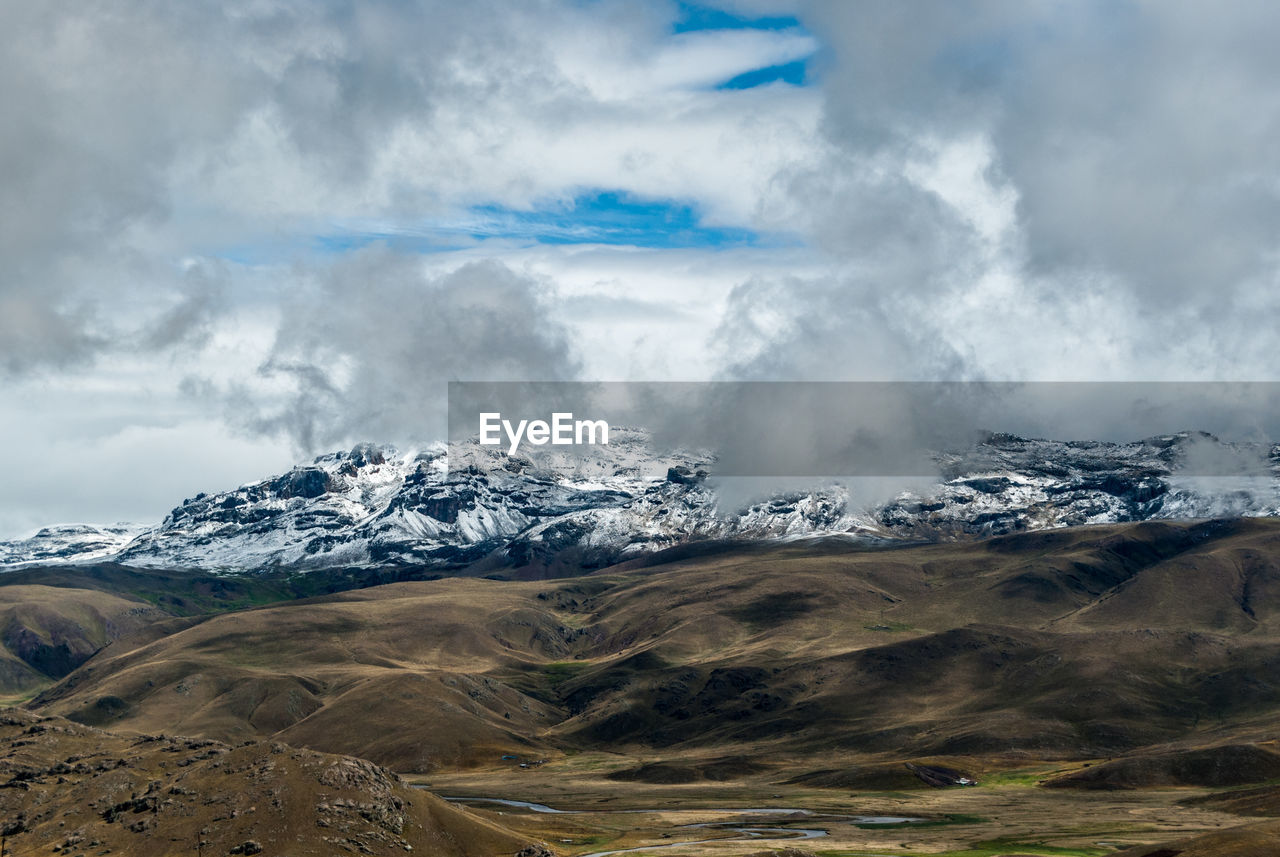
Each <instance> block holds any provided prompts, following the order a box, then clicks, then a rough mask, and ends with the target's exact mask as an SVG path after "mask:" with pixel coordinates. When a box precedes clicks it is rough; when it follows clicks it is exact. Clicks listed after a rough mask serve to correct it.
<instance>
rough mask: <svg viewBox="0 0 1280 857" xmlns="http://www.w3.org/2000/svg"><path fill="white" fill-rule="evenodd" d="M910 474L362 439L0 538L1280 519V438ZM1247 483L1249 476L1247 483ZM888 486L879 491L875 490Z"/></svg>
mask: <svg viewBox="0 0 1280 857" xmlns="http://www.w3.org/2000/svg"><path fill="white" fill-rule="evenodd" d="M1242 450H1244V451H1245V452H1247V453H1248V454H1250V455H1252V456H1253V457H1254V458H1255V459H1256V460H1257V461H1258V462H1259V464H1260V468H1259V469H1257V470H1255V471H1254V474H1253V475H1252V476H1239V477H1235V478H1204V477H1195V476H1190V475H1186V467H1185V465H1186V463H1187V462H1188V460H1190V459H1191V458H1192V457H1198V458H1204V457H1205V455H1206V454H1208V455H1210V456H1213V455H1218V456H1223V455H1229V456H1238V455H1239V454H1240V453H1241V451H1242ZM935 461H936V463H937V471H938V472H937V476H936V478H935V479H932V480H921V479H915V480H911V481H909V482H906V484H907V485H908V486H909V488H910V490H905V491H904V490H900V489H901V487H902V484H903V483H901V482H900V483H899V484H897V485H895V484H894V483H893V481H892V480H884V479H881V480H872V483H873V487H874V489H875V490H879V491H880V492H881V495H880V496H875V495H874V493H873V494H872V495H871V496H868V495H867V490H866V486H865V485H863V484H862V481H861V480H856V479H854V480H849V479H846V480H828V481H826V482H814V481H812V480H811V481H810V482H808V483H807V484H804V485H803V486H801V487H796V486H795V485H790V486H786V485H781V484H767V483H766V484H764V485H763V487H761V485H759V484H756V485H753V486H749V487H752V488H753V489H754V493H755V495H756V496H755V497H754V499H752V500H749V501H746V502H741V501H735V500H731V499H728V498H730V497H731V496H746V495H745V494H744V492H743V491H742V490H741V488H739V487H735V485H734V480H723V479H717V478H716V476H715V460H714V457H713V456H710V455H699V454H693V453H687V452H678V453H672V454H664V455H659V454H655V453H654V452H653V451H652V449H651V443H650V439H649V437H648V435H647V434H646V433H645V432H643V431H640V430H634V429H632V430H628V429H615V431H614V433H613V438H612V439H611V442H610V444H609V445H608V446H602V447H597V448H596V451H595V452H593V454H592V455H591V457H589V458H585V459H581V460H577V461H574V462H573V463H572V464H571V465H566V464H565V462H564V461H550V462H548V461H547V460H546V459H532V458H524V457H519V456H508V455H506V454H504V453H502V452H499V451H495V450H494V449H493V448H491V447H481V446H479V445H478V444H472V445H470V446H466V447H463V448H461V450H460V449H459V448H457V447H455V448H454V449H453V450H452V455H451V454H450V451H449V450H448V449H447V448H446V447H444V446H432V447H429V448H427V449H425V450H413V451H408V452H404V451H400V450H397V449H395V448H394V447H390V446H385V445H382V446H380V445H374V444H360V445H357V446H355V447H354V448H352V449H350V450H347V451H342V452H334V453H330V454H327V455H322V456H319V457H317V458H316V459H314V460H313V461H312V462H310V463H308V464H304V465H300V466H298V467H295V468H294V469H293V470H291V471H290V472H288V473H285V474H282V475H279V476H275V477H272V478H269V479H265V480H262V481H260V482H255V483H250V484H247V485H243V486H241V487H239V488H236V489H234V490H231V491H223V492H218V493H212V494H203V493H202V494H198V495H196V496H195V497H193V498H190V499H187V500H184V501H182V503H181V504H179V505H178V506H176V507H175V508H174V509H173V510H172V511H171V512H170V513H169V514H168V516H167V517H166V518H165V519H164V520H163V521H162V522H160V523H159V524H157V525H153V526H139V525H128V524H118V525H113V526H97V525H87V524H81V525H61V526H52V527H47V528H45V529H42V530H40V531H39V532H37V533H36V534H35V535H33V536H31V537H30V538H25V539H18V540H11V541H4V542H0V568H4V569H12V568H18V567H23V566H28V565H33V564H41V563H58V564H62V563H69V562H70V563H79V562H89V561H93V562H101V561H108V560H109V561H114V562H117V563H120V564H123V565H128V566H131V567H147V568H187V569H200V570H203V571H213V572H223V573H238V572H255V571H272V570H286V571H308V570H317V569H336V568H347V569H350V568H405V567H413V568H415V569H420V570H421V569H426V570H432V571H435V572H438V573H441V574H450V575H459V574H471V575H500V576H509V577H517V578H545V577H554V576H559V575H561V574H575V573H582V572H584V571H590V570H592V569H598V568H603V567H606V566H609V565H613V564H616V563H618V562H623V561H627V560H629V559H637V558H641V557H644V556H647V555H652V554H654V553H657V552H660V551H663V550H667V549H671V548H675V547H678V546H682V545H687V544H690V543H697V542H714V541H724V540H749V541H759V540H762V539H764V540H771V539H795V538H804V537H814V536H841V537H847V538H853V539H858V540H862V541H869V542H873V541H877V540H881V541H883V540H887V541H894V542H897V541H930V540H938V539H958V538H968V537H981V536H993V535H1003V534H1007V533H1013V532H1019V531H1024V530H1035V529H1044V528H1052V527H1062V526H1074V525H1080V524H1096V523H1121V522H1131V521H1144V520H1155V519H1191V518H1207V517H1219V516H1235V515H1243V516H1263V517H1265V516H1275V515H1277V514H1280V481H1277V479H1276V474H1277V473H1280V447H1275V446H1271V447H1266V446H1248V445H1240V444H1230V443H1225V442H1223V441H1220V440H1218V439H1217V438H1214V437H1212V436H1210V435H1207V434H1203V433H1196V432H1181V433H1178V434H1172V435H1165V436H1160V437H1152V438H1147V439H1144V440H1140V441H1136V442H1132V443H1102V442H1092V441H1090V442H1067V441H1051V440H1040V439H1029V438H1022V437H1017V436H1014V435H1009V434H991V435H989V436H987V437H985V438H984V439H982V440H981V442H979V443H976V444H974V445H973V447H972V448H970V449H967V450H963V451H961V452H950V453H939V454H938V455H937V456H935ZM1259 474H1260V475H1259ZM885 485H889V486H890V489H891V490H889V491H888V492H887V495H886V491H885V488H884V487H883V486H885Z"/></svg>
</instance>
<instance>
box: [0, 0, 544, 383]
mask: <svg viewBox="0 0 1280 857" xmlns="http://www.w3.org/2000/svg"><path fill="white" fill-rule="evenodd" d="M526 11H527V13H528V14H530V15H534V14H536V13H537V10H536V9H533V8H529V9H527V10H526ZM523 14H525V13H524V12H521V13H519V14H511V15H505V16H503V15H497V14H493V13H492V11H488V12H487V11H486V9H485V8H484V4H467V5H466V6H465V7H464V6H462V5H460V4H453V3H445V2H422V3H415V4H408V5H406V4H401V3H391V2H369V3H365V2H361V3H346V2H322V3H289V2H286V3H254V2H232V3H205V2H194V3H180V4H174V3H156V2H147V0H126V2H113V3H106V2H92V0H91V2H84V3H71V2H59V0H52V2H48V3H3V4H0V77H2V78H3V79H4V81H5V97H4V99H3V100H0V217H2V218H3V222H4V224H5V227H4V229H3V230H0V254H2V255H3V258H4V260H5V264H4V267H3V270H0V368H3V369H5V370H7V371H8V373H9V374H10V375H21V374H24V373H27V372H29V371H32V370H37V369H42V368H51V369H58V368H65V367H69V366H85V365H88V364H90V363H92V362H93V361H94V359H95V358H96V357H98V356H100V355H101V354H103V353H104V352H108V351H111V350H113V349H118V348H122V347H123V348H129V349H147V348H150V349H159V348H170V347H174V346H181V345H183V344H190V343H191V342H192V341H198V340H199V339H200V337H201V335H202V333H204V332H205V331H206V330H207V327H208V323H209V321H210V319H211V318H212V317H213V316H215V315H216V314H217V313H218V311H219V308H220V307H219V301H220V299H221V292H222V290H221V288H220V287H217V288H211V289H205V290H204V291H203V292H202V290H201V288H200V286H199V285H198V284H196V283H195V281H194V277H193V275H192V274H191V272H190V269H189V267H184V266H183V265H181V264H178V262H179V260H181V259H182V258H184V257H191V256H194V257H204V258H208V257H212V256H217V255H219V254H220V253H224V252H230V253H231V255H235V251H236V250H237V248H240V247H243V246H245V245H252V244H254V243H255V242H262V241H263V240H264V238H266V239H267V240H272V239H280V238H282V237H283V238H288V236H291V235H295V234H299V233H301V234H304V235H305V234H308V233H309V232H310V233H311V234H314V232H315V231H316V230H318V229H321V228H324V227H325V225H326V224H327V223H328V221H329V219H330V218H334V217H340V216H351V215H374V214H377V215H385V214H387V213H395V212H404V211H412V212H414V213H415V214H416V215H419V216H421V215H422V214H424V213H429V212H431V211H433V210H437V209H439V208H440V207H441V205H442V203H441V202H440V190H439V183H438V182H436V181H435V179H437V178H438V177H439V175H440V172H441V171H443V172H444V173H446V174H448V175H449V176H451V177H452V179H453V180H454V181H455V182H465V181H467V179H468V175H467V170H468V169H469V165H468V164H466V163H464V162H454V163H450V164H443V165H440V164H437V165H436V166H437V167H438V168H439V170H437V171H436V172H431V171H427V172H428V174H427V175H426V176H424V178H423V179H422V180H420V181H415V180H414V179H413V175H414V172H413V171H409V170H406V169H403V168H401V167H398V166H397V165H396V164H394V163H393V164H388V151H389V150H390V149H394V145H393V144H394V143H395V141H396V140H397V135H403V134H404V133H405V132H406V131H407V130H409V129H412V128H413V127H414V126H415V125H417V126H421V125H423V123H428V122H429V121H430V120H431V118H432V117H433V115H434V114H435V113H436V112H437V111H438V110H440V109H441V104H442V103H444V102H447V104H449V105H452V107H454V108H456V107H457V106H458V105H459V104H472V105H475V104H478V103H483V102H484V101H486V100H495V99H498V100H501V99H502V98H503V97H504V93H505V94H506V96H510V92H508V90H512V89H523V88H528V87H529V86H531V85H533V83H536V82H538V81H539V80H540V81H541V82H542V83H543V84H545V86H544V91H545V92H546V93H547V94H548V97H554V92H555V91H556V88H557V86H558V85H560V82H559V81H555V80H553V79H552V76H551V75H550V74H549V73H548V72H547V70H546V69H547V58H546V57H545V56H544V54H543V51H542V49H541V47H540V46H539V44H538V42H537V40H536V39H535V38H530V37H528V36H526V35H523V34H522V32H521V25H520V22H519V20H517V19H519V18H521V16H522V15H523ZM499 22H504V23H499ZM455 112H456V111H455ZM454 130H455V131H462V130H463V129H461V128H455V129H454ZM210 282H211V281H210Z"/></svg>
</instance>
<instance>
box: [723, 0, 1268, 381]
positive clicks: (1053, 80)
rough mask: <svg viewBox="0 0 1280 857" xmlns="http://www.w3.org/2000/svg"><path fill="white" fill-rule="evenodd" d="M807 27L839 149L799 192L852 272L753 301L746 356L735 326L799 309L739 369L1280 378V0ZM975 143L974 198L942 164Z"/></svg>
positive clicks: (959, 12) (733, 315) (1091, 7)
mask: <svg viewBox="0 0 1280 857" xmlns="http://www.w3.org/2000/svg"><path fill="white" fill-rule="evenodd" d="M802 16H803V19H804V21H805V23H806V24H807V25H808V26H809V27H810V28H811V29H812V30H813V31H814V32H815V33H816V34H817V35H818V36H819V37H820V40H821V41H822V43H823V44H824V46H825V53H824V57H823V59H822V60H821V61H820V62H819V63H818V64H817V68H818V69H819V75H818V77H819V81H820V85H821V87H822V90H823V93H824V98H825V108H824V137H825V141H826V143H827V145H828V147H829V148H828V153H827V155H826V156H825V157H824V158H823V159H822V160H821V161H820V162H819V163H817V164H815V165H812V166H810V167H809V168H797V169H796V170H795V171H793V172H792V173H791V174H790V175H787V176H783V177H782V178H783V179H784V180H786V181H788V182H789V183H790V188H791V192H792V193H793V195H794V197H795V200H796V202H795V212H796V213H797V217H798V218H800V219H802V220H803V221H804V222H805V223H806V231H807V232H808V233H809V234H810V235H812V236H813V237H814V238H815V240H816V241H817V243H818V244H819V246H821V247H822V248H823V249H824V250H825V251H826V252H827V253H829V254H830V255H831V256H832V257H833V258H834V259H835V260H837V265H838V266H839V267H840V268H841V270H840V271H839V272H838V273H835V274H833V275H832V276H830V277H826V278H813V279H810V280H808V281H795V282H792V283H783V284H778V285H777V286H776V287H775V288H774V289H772V290H770V289H766V288H762V287H760V286H752V287H750V288H743V289H739V290H738V292H737V293H736V294H735V295H734V296H733V299H732V300H731V305H730V309H729V313H728V316H727V322H726V325H725V326H724V327H723V328H722V329H721V340H720V341H721V343H722V344H723V345H724V346H725V347H726V348H728V349H732V346H733V340H732V338H731V337H732V336H733V335H735V334H736V333H737V331H738V330H739V327H740V326H739V325H737V324H736V321H735V320H740V319H742V318H744V317H750V316H753V315H760V314H762V313H767V312H774V313H775V314H776V313H777V312H778V311H777V309H776V308H777V307H778V306H782V307H783V309H782V310H781V314H782V315H783V316H784V318H783V319H782V321H781V322H780V323H779V324H778V325H777V327H776V331H777V335H776V336H775V337H774V338H773V339H772V341H770V342H768V343H766V344H765V345H764V346H762V347H761V348H759V349H758V350H757V351H756V352H755V353H754V354H753V355H752V356H751V357H750V358H748V359H745V360H743V359H739V360H737V361H736V362H735V361H731V362H730V364H729V366H730V368H729V371H728V374H729V376H730V377H792V376H796V375H799V376H801V377H815V375H813V374H812V373H814V372H815V371H816V372H817V373H819V374H818V375H817V376H821V377H845V378H855V377H885V378H911V377H922V376H924V377H928V376H933V377H951V378H972V377H995V378H1035V377H1050V378H1089V377H1110V378H1151V377H1162V378H1171V379H1178V378H1193V377H1195V378H1263V377H1272V376H1273V375H1274V370H1273V368H1272V365H1273V362H1272V360H1271V359H1270V358H1269V357H1268V356H1267V355H1268V354H1269V353H1273V352H1274V346H1275V333H1274V331H1275V329H1276V321H1277V315H1278V312H1277V311H1278V310H1280V305H1278V304H1277V301H1276V299H1275V293H1276V292H1275V284H1276V281H1277V274H1278V273H1280V268H1278V267H1277V255H1276V252H1275V236H1276V234H1277V231H1278V228H1280V184H1278V183H1277V175H1280V148H1277V147H1276V146H1275V145H1274V144H1273V141H1274V140H1275V139H1277V136H1278V132H1280V92H1278V91H1277V89H1276V87H1275V86H1274V81H1275V80H1276V77H1277V73H1278V72H1280V59H1278V58H1277V57H1278V55H1277V53H1276V51H1275V50H1274V49H1273V45H1272V44H1271V41H1272V40H1271V39H1270V37H1269V34H1272V33H1274V32H1275V31H1276V28H1277V26H1278V25H1280V8H1278V7H1276V6H1275V5H1274V4H1268V3H1262V2H1244V3H1233V4H1229V5H1227V6H1214V7H1210V6H1206V5H1204V4H1200V3H1191V2H1134V3H1120V4H1117V3H1100V2H1083V3H1050V2H1031V3H1024V2H986V1H985V0H968V2H958V3H945V4H937V3H925V2H898V0H892V2H890V1H889V0H885V2H866V3H844V2H820V0H819V1H818V2H811V3H807V4H805V5H804V12H803V13H802ZM965 145H968V146H970V147H971V148H972V149H973V150H974V151H977V152H980V153H981V154H982V156H983V157H982V158H980V159H978V160H980V161H981V162H980V163H978V164H977V174H976V175H975V176H973V177H972V179H971V181H970V185H971V186H972V187H970V188H969V189H968V190H964V189H962V190H961V191H959V192H956V189H955V187H954V181H953V179H954V176H948V174H947V164H946V163H945V158H944V157H943V155H945V153H946V152H947V151H948V147H956V146H965ZM939 153H942V155H940V154H939ZM970 160H971V161H972V160H974V159H973V158H971V159H970ZM948 181H951V182H952V185H953V186H952V187H951V189H950V192H949V191H948V189H947V187H946V186H947V183H948ZM974 188H976V190H974ZM982 195H985V196H986V199H985V200H984V199H980V198H976V197H979V196H982ZM992 200H997V201H999V200H1004V201H1005V202H1006V205H1007V209H1008V214H1007V220H1008V222H999V221H1000V217H999V212H995V213H994V214H993V212H991V211H986V212H984V211H983V206H987V207H988V208H991V206H992V205H993V203H992ZM771 291H773V292H778V293H781V294H782V295H785V296H786V297H785V299H783V300H779V299H778V297H777V296H776V295H773V294H771V293H770V292H771ZM726 337H728V338H726ZM939 373H940V374H939Z"/></svg>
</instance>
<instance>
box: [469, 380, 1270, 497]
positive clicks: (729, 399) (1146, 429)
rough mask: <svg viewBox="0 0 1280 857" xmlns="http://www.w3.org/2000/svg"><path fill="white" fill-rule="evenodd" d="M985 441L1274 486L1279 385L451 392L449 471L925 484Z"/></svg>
mask: <svg viewBox="0 0 1280 857" xmlns="http://www.w3.org/2000/svg"><path fill="white" fill-rule="evenodd" d="M993 435H995V436H1001V437H1003V436H1008V435H1012V436H1016V437H1022V438H1043V439H1050V440H1057V441H1074V442H1079V443H1131V442H1135V441H1141V440H1148V441H1151V442H1154V443H1155V445H1156V446H1160V445H1161V444H1164V445H1165V446H1167V448H1168V449H1169V450H1170V452H1169V453H1168V456H1167V458H1168V460H1169V463H1170V464H1171V465H1172V466H1174V467H1175V468H1176V469H1177V470H1179V471H1181V472H1183V473H1185V474H1187V475H1199V476H1240V475H1256V476H1261V475H1271V474H1272V472H1273V468H1274V465H1275V464H1276V462H1277V449H1276V448H1275V447H1274V445H1273V441H1272V438H1276V437H1280V383H1277V382H1141V383H1139V382H1106V383H1094V382H1033V383H994V382H605V383H591V382H533V383H531V382H474V381H465V382H453V383H450V385H449V441H450V466H451V467H453V466H459V467H462V466H467V464H466V462H467V460H468V456H470V455H474V454H493V455H499V456H508V457H511V458H516V459H519V460H521V461H530V462H536V463H539V464H540V465H541V466H546V467H551V468H558V467H573V466H574V465H575V462H579V461H585V460H599V459H600V457H601V456H602V455H605V456H608V455H609V454H610V453H612V454H613V457H614V458H617V457H618V455H619V453H618V450H619V447H620V445H622V446H624V447H625V448H626V449H627V450H630V451H632V452H633V453H635V454H640V452H639V450H641V449H644V450H648V451H649V452H651V453H653V454H654V455H660V454H662V453H663V452H664V451H670V450H677V449H678V450H684V451H689V452H695V453H697V454H699V455H701V456H704V457H705V459H706V461H707V463H708V467H709V468H710V469H712V470H713V471H714V473H715V474H716V475H719V476H752V477H823V476H913V475H919V476H928V475H932V474H935V473H937V472H938V461H939V459H940V457H944V456H945V455H947V454H949V453H964V452H967V451H971V450H973V449H975V448H980V447H981V444H982V443H983V442H984V440H989V439H990V438H991V437H992V436H993Z"/></svg>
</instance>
